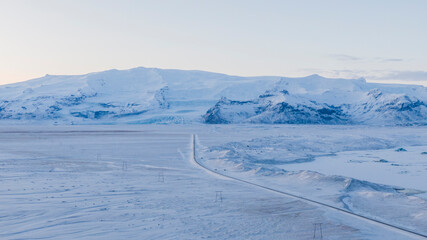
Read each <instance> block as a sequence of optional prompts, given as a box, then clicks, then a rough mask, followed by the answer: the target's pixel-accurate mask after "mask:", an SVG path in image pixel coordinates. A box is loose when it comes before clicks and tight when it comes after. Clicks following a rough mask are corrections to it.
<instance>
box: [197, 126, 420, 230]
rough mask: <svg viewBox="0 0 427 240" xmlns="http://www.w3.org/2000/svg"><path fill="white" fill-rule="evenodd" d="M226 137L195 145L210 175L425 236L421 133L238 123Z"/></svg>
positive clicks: (416, 130) (403, 129) (407, 129)
mask: <svg viewBox="0 0 427 240" xmlns="http://www.w3.org/2000/svg"><path fill="white" fill-rule="evenodd" d="M222 128H223V127H222ZM233 131H234V134H233V136H232V137H229V141H225V142H226V143H224V140H221V141H217V140H215V139H219V138H218V137H210V140H205V141H203V140H201V141H200V147H201V148H203V149H204V151H203V153H202V154H201V156H200V157H201V158H202V160H203V161H204V163H205V164H206V165H207V166H208V167H209V168H210V169H213V170H215V171H217V172H221V173H224V174H227V175H230V176H234V177H238V178H240V179H245V180H248V181H251V182H254V183H258V184H261V185H263V186H269V187H273V188H275V189H280V190H282V191H286V192H289V193H292V194H295V195H299V196H304V197H308V198H310V199H313V200H316V201H320V202H323V203H327V204H330V205H332V206H335V207H339V208H342V209H346V210H349V211H352V212H355V213H358V214H361V215H364V216H368V217H371V218H374V219H378V220H381V221H385V222H387V223H392V224H396V225H398V226H401V227H404V228H407V229H412V230H415V231H418V232H422V233H424V234H426V233H427V232H426V229H427V201H426V199H425V196H426V194H425V191H426V183H427V154H426V153H425V152H426V151H427V129H426V128H425V127H393V128H390V127H367V126H364V127H362V126H353V127H349V126H307V125H305V126H301V125H300V126H298V125H294V126H290V125H281V126H257V127H256V128H249V127H247V126H244V125H242V126H234V127H233ZM211 135H212V134H211ZM239 135H240V137H239ZM220 142H222V143H220Z"/></svg>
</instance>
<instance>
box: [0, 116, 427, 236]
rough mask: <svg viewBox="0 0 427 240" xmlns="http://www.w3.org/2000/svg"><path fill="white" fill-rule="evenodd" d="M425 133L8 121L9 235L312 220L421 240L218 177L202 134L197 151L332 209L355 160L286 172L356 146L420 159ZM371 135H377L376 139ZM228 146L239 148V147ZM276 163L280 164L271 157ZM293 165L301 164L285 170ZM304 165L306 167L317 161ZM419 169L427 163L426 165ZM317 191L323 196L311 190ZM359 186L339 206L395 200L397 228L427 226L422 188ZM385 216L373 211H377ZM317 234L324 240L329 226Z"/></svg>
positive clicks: (300, 224)
mask: <svg viewBox="0 0 427 240" xmlns="http://www.w3.org/2000/svg"><path fill="white" fill-rule="evenodd" d="M425 130H426V128H425V127H424V128H423V127H401V128H397V127H395V128H369V127H360V126H359V127H356V126H354V127H349V126H311V125H306V126H300V125H281V126H278V125H179V126H178V125H175V126H171V125H165V126H159V125H132V126H129V125H128V126H68V127H66V126H2V127H0V183H1V184H0V196H1V198H0V238H1V239H313V234H314V225H313V224H314V223H322V230H323V239H412V238H413V239H416V238H415V237H414V236H410V235H405V234H402V233H401V232H396V231H394V230H393V229H390V228H386V227H384V226H380V225H377V224H372V223H370V222H366V221H363V220H361V219H357V218H353V217H351V216H347V215H343V214H341V213H339V212H336V211H332V210H330V209H328V208H324V207H319V206H316V205H312V204H308V203H305V202H302V201H298V200H295V199H292V198H289V197H286V196H283V195H280V194H275V193H272V192H269V191H266V190H264V189H260V188H256V187H253V186H250V185H247V184H244V183H239V182H235V181H231V180H228V179H225V178H219V177H218V176H215V175H212V174H209V173H208V172H206V171H205V170H203V169H201V168H199V167H198V166H197V165H195V164H194V163H193V162H192V142H191V136H192V134H196V135H197V139H198V140H197V149H196V150H197V155H198V157H201V158H203V159H201V161H203V162H204V163H206V164H207V165H209V166H211V167H212V169H216V170H217V171H221V172H223V173H224V172H225V173H226V174H231V175H234V176H239V177H241V178H243V179H246V180H251V181H257V182H258V183H262V184H263V185H267V186H270V187H273V188H278V189H282V190H283V189H284V190H286V191H291V192H295V193H298V194H305V195H307V196H308V197H312V198H317V199H320V200H322V201H326V202H329V203H334V200H335V199H336V198H337V196H338V195H342V194H340V192H339V189H340V187H341V188H342V187H343V186H342V183H341V182H340V181H341V180H343V179H344V177H341V178H339V177H337V176H335V177H331V175H328V174H337V175H340V174H343V175H345V174H344V173H345V172H344V170H345V169H346V168H348V167H350V166H351V164H354V163H353V162H349V163H348V164H347V165H346V164H345V163H346V162H348V161H347V160H346V159H345V158H343V159H342V161H344V162H345V163H343V165H342V166H341V167H340V168H337V172H333V173H331V172H322V171H321V169H318V170H319V172H320V173H318V174H316V173H314V172H307V171H305V172H304V173H306V174H305V175H302V174H299V172H296V173H294V174H288V173H290V172H289V171H286V172H285V171H283V170H281V169H285V170H288V169H286V166H293V165H294V166H298V164H300V163H297V162H298V161H294V160H295V159H298V158H300V157H301V158H307V156H311V158H309V159H310V161H311V162H312V163H315V162H317V161H321V162H325V161H326V162H328V159H326V158H321V159H320V160H319V159H318V154H320V155H329V154H330V153H331V152H334V154H336V156H340V154H344V155H345V154H348V153H350V152H344V151H347V150H351V151H358V152H357V154H359V155H360V154H362V152H363V151H365V150H366V151H367V152H366V153H369V154H373V155H374V154H376V155H378V157H380V156H381V157H382V155H381V154H382V152H381V151H388V150H381V149H393V150H394V149H397V148H400V147H403V148H405V149H407V152H406V153H405V152H396V154H398V153H399V154H415V152H417V151H420V150H421V148H422V147H421V146H425V145H426V144H425V143H426V141H425V140H426V134H425V132H426V131H425ZM332 136H333V137H332ZM312 137H314V138H312ZM370 138H374V139H373V140H372V141H367V140H369V139H370ZM251 139H253V140H251ZM286 139H287V140H286ZM344 140H345V141H344ZM231 142H240V143H241V144H242V146H240V145H239V146H237V145H235V144H234V145H233V144H232V143H231ZM324 142H326V143H324ZM245 144H246V145H250V146H251V148H250V149H251V150H250V152H246V153H245V150H243V149H242V148H243V147H245V146H246V145H245ZM303 145H306V146H307V147H306V149H304V148H302V147H303ZM230 146H236V147H234V149H235V151H231V150H230ZM286 146H287V147H288V148H286ZM410 146H418V147H410ZM374 149H378V151H379V152H376V151H374ZM276 151H278V152H277V153H276ZM426 151H427V149H426ZM230 153H232V154H231V155H230ZM243 153H245V154H243ZM390 154H391V153H390ZM288 155H289V156H291V157H288ZM344 155H343V156H344ZM359 155H357V156H359ZM391 155H393V154H391ZM391 155H390V156H388V157H387V160H388V161H390V163H391V162H393V163H394V161H397V160H395V159H394V158H393V157H391ZM281 156H282V157H283V158H282V157H281ZM292 156H294V157H292ZM423 156H425V155H423ZM248 157H250V158H248ZM331 157H332V156H331ZM267 158H268V159H267ZM274 159H276V160H277V162H274V161H271V160H274ZM282 160H283V161H282ZM286 161H290V162H293V163H292V164H283V163H284V162H286ZM332 161H337V160H332ZM300 162H302V163H301V166H303V164H307V163H308V161H300ZM423 162H424V165H423ZM399 163H400V162H399ZM413 163H414V164H421V165H422V166H423V167H424V169H425V168H426V167H425V164H426V163H425V160H423V159H422V158H419V159H418V160H416V161H414V162H413ZM361 164H363V163H361ZM378 164H379V165H375V166H376V169H377V172H378V174H381V171H382V170H383V168H382V167H381V166H384V164H387V163H381V164H382V165H381V164H380V163H378ZM408 164H409V163H408ZM411 164H412V163H411ZM375 166H374V167H375ZM394 167H396V168H400V167H401V166H400V165H399V166H394ZM340 169H341V170H343V172H341V171H339V170H340ZM402 169H403V168H402ZM309 170H315V169H309ZM421 170H422V169H421ZM402 171H403V170H402ZM407 171H409V170H407ZM423 171H425V170H423ZM282 172H283V173H284V174H281V173H282ZM361 172H363V171H355V172H354V175H351V177H354V178H359V179H362V180H363V179H364V178H365V176H364V175H363V174H361V175H358V174H357V173H361ZM286 174H288V175H286ZM304 176H305V177H304ZM313 176H318V178H317V179H313ZM399 176H400V175H399ZM405 176H407V177H410V176H411V174H406V175H405ZM387 179H392V177H390V178H385V181H387ZM334 180H336V181H334ZM344 180H345V179H344ZM366 180H369V181H371V180H375V179H368V178H366ZM314 183H315V184H314ZM384 183H389V182H383V184H384ZM313 184H314V185H315V187H316V189H318V188H322V189H321V190H317V191H314V193H313ZM390 184H391V182H390ZM367 185H368V186H375V184H372V185H369V184H367ZM393 185H394V184H393ZM357 186H358V185H353V187H356V189H355V190H354V191H349V192H348V194H347V196H346V197H347V198H346V199H345V200H343V201H341V202H335V203H336V204H340V203H342V202H345V203H347V204H348V205H349V206H350V204H352V209H354V210H355V211H360V212H362V213H366V212H367V210H366V209H365V208H363V207H366V206H371V205H369V204H368V203H374V204H373V205H372V206H374V207H378V204H376V205H375V201H376V200H378V199H382V200H384V199H386V198H384V196H385V195H384V194H389V195H387V196H390V197H389V198H393V199H392V200H390V201H386V202H385V204H384V206H382V208H381V209H380V210H381V211H385V212H388V213H389V215H387V216H378V217H381V218H385V217H389V218H387V219H386V220H389V221H391V222H396V223H401V220H402V219H404V220H405V219H406V220H411V221H409V225H408V226H406V227H408V228H411V229H415V230H419V231H423V230H425V229H426V228H424V226H425V217H426V215H425V213H426V212H427V208H426V203H425V200H423V199H422V198H419V197H417V196H418V195H407V194H417V193H418V192H416V191H414V190H412V189H411V191H408V192H405V191H402V192H404V193H400V192H397V191H391V190H390V191H389V192H384V191H385V190H384V189H387V188H386V187H384V188H379V189H372V188H368V189H364V186H365V185H363V184H362V185H361V186H358V187H359V188H357ZM401 187H408V186H406V185H404V186H401ZM411 187H416V186H411ZM362 190H363V191H362ZM337 191H338V192H337ZM316 192H320V193H321V194H318V193H316ZM363 194H365V195H363ZM375 194H378V195H381V196H382V197H381V198H379V197H376V195H375ZM366 195H369V196H370V197H372V196H373V197H372V200H371V201H368V202H366ZM357 196H359V198H357ZM408 199H409V200H408ZM374 200H375V201H374ZM386 200H387V199H386ZM406 200H407V201H409V202H404V201H406ZM392 203H393V204H395V205H394V206H393V208H389V207H390V205H387V204H392ZM358 204H360V205H362V206H358ZM401 204H402V205H401ZM404 204H406V205H404ZM409 204H411V205H409ZM378 212H380V211H372V212H370V214H371V215H374V216H377V213H378ZM316 234H317V235H316V239H320V238H319V229H317V232H316Z"/></svg>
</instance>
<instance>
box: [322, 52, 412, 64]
mask: <svg viewBox="0 0 427 240" xmlns="http://www.w3.org/2000/svg"><path fill="white" fill-rule="evenodd" d="M329 57H330V58H332V59H335V60H338V61H348V62H351V61H363V62H383V63H387V62H402V61H404V59H403V58H384V57H375V58H363V57H356V56H352V55H347V54H330V55H329Z"/></svg>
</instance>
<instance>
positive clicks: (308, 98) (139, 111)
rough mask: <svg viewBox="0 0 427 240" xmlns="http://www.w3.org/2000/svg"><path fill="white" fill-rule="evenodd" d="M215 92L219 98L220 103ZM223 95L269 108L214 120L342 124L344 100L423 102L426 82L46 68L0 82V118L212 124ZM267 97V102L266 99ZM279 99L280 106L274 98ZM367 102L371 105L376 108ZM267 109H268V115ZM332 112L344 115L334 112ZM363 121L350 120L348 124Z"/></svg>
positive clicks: (408, 118)
mask: <svg viewBox="0 0 427 240" xmlns="http://www.w3.org/2000/svg"><path fill="white" fill-rule="evenodd" d="M373 89H378V91H379V92H381V94H380V95H381V96H380V95H378V97H379V98H377V99H375V98H372V97H371V98H369V97H367V95H366V94H367V93H368V92H369V91H371V90H373ZM283 91H286V92H287V95H286V94H283ZM280 92H282V93H280ZM399 94H400V95H399ZM402 94H403V95H405V96H407V97H406V98H405V97H404V96H402ZM268 95H271V96H268ZM285 95H286V96H285ZM284 96H285V97H284ZM218 99H222V102H221V100H220V101H218ZM225 99H228V100H230V101H234V102H233V103H234V105H236V104H235V103H237V102H241V103H244V102H246V104H255V102H258V104H260V103H261V102H264V103H265V104H261V105H263V106H261V105H260V106H258V107H261V108H262V107H264V108H265V109H268V110H269V111H270V112H266V111H264V112H263V113H262V114H261V112H260V109H261V108H259V109H258V114H256V115H257V117H255V118H254V116H251V118H252V119H251V120H248V121H246V120H244V119H241V120H239V121H235V120H231V119H228V120H227V119H225V118H224V119H223V120H224V121H222V123H225V122H229V123H235V122H254V123H298V121H293V122H292V121H290V122H289V121H283V122H281V121H278V120H277V119H278V118H277V117H278V116H277V114H278V113H279V112H280V111H279V110H280V109H281V110H282V115H284V116H281V117H282V118H283V117H286V116H287V117H288V118H290V117H294V118H299V119H300V120H302V121H300V123H319V124H350V123H351V122H348V121H347V122H343V121H342V120H343V119H344V118H345V117H346V115H345V114H348V109H345V104H348V105H352V106H353V105H357V106H363V104H364V103H365V104H371V105H369V106H371V107H372V108H375V104H372V102H375V101H383V102H384V104H386V103H387V104H389V105H390V104H393V99H395V100H396V99H398V100H397V101H398V102H399V101H400V102H402V103H405V104H407V105H408V106H412V107H413V108H412V109H415V108H416V107H418V108H423V107H424V106H425V102H426V101H427V88H425V87H422V86H418V85H403V84H400V85H393V84H377V83H367V82H366V80H365V79H363V78H360V79H331V78H324V77H322V76H319V75H316V74H314V75H310V76H307V77H302V78H286V77H278V76H260V77H239V76H230V75H226V74H222V73H213V72H206V71H199V70H177V69H159V68H143V67H138V68H133V69H128V70H116V69H112V70H107V71H102V72H95V73H88V74H84V75H46V76H44V77H41V78H36V79H32V80H28V81H25V82H20V83H13V84H7V85H2V86H0V119H1V122H5V123H8V122H13V121H15V122H18V123H19V122H28V121H31V122H48V123H59V124H115V123H134V124H135V123H201V122H205V123H220V122H221V121H219V122H211V121H206V115H207V114H208V113H209V111H210V110H211V109H212V108H215V106H217V107H219V106H222V107H224V106H226V104H225ZM260 99H263V100H260ZM417 100H418V101H419V102H417ZM267 101H270V102H274V103H275V104H270V105H271V106H270V105H268V104H267ZM361 101H362V102H361ZM218 103H220V104H219V105H218ZM228 103H231V102H228ZM279 103H280V106H279V105H277V104H279ZM338 103H342V104H338ZM395 104H397V103H395ZM411 104H412V105H411ZM267 105H268V106H267ZM415 105H416V106H415ZM247 106H248V105H246V107H247ZM274 106H276V110H274ZM338 106H339V108H338ZM366 107H368V105H366ZM395 108H396V106H395ZM304 109H305V110H304ZM375 109H376V110H379V112H380V110H381V109H378V108H375ZM283 110H286V111H283ZM291 110H292V111H296V110H298V111H299V115H298V114H296V115H295V114H294V115H292V114H290V113H291V112H292V111H291ZM358 110H359V112H360V113H361V115H364V116H368V115H366V114H365V113H363V111H362V109H361V108H358ZM395 110H397V109H395ZM239 111H240V113H241V114H240V115H239V116H240V117H242V116H243V115H245V114H246V115H247V116H249V115H251V113H249V112H246V113H244V112H243V111H241V110H239ZM274 111H276V115H274V114H273V115H274V116H273V115H272V113H273V112H274ZM298 111H297V112H298ZM310 111H311V113H312V114H311V115H312V116H313V114H314V115H318V117H320V118H322V119H326V120H325V121H326V122H325V121H323V122H322V121H317V120H315V119H311V118H306V119H305V120H303V119H304V118H302V117H301V116H305V115H306V114H307V113H308V112H310ZM313 111H314V112H313ZM319 111H320V112H319ZM334 111H335V112H334ZM340 111H341V113H343V114H344V115H342V116H341V115H340V116H338V114H339V113H340ZM285 112H287V113H286V114H285ZM374 112H375V111H374ZM406 112H407V111H406ZM211 113H212V111H211ZM328 113H333V114H332V115H334V114H335V115H336V116H334V117H333V119H334V121H335V122H334V121H332V120H327V118H328V116H327V114H328ZM386 113H387V114H389V115H390V114H392V113H391V112H386ZM419 114H421V115H420V116H418V118H420V117H421V118H422V117H425V116H424V115H423V114H424V112H423V111H421V112H419ZM329 115H331V114H329ZM371 115H372V116H369V117H370V119H373V120H372V121H370V122H369V121H365V120H364V121H365V122H366V123H368V124H373V123H375V119H376V117H377V116H374V114H371ZM217 117H220V116H219V115H218V116H217ZM222 117H223V116H222ZM340 118H342V119H341V120H340ZM255 119H258V120H256V121H255ZM268 119H272V121H270V120H268ZM273 119H276V121H273ZM405 119H406V120H405ZM405 119H403V120H402V122H404V121H407V122H408V123H411V121H412V120H411V116H409V115H408V116H405ZM364 121H361V120H357V121H355V123H364ZM379 122H381V121H379ZM380 124H383V122H382V123H380ZM399 124H400V123H399Z"/></svg>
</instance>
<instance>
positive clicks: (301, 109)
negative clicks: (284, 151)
mask: <svg viewBox="0 0 427 240" xmlns="http://www.w3.org/2000/svg"><path fill="white" fill-rule="evenodd" d="M379 88H381V90H380V89H379ZM426 96H427V90H426V88H424V87H419V86H407V85H386V84H384V85H381V84H372V83H366V82H365V81H364V80H363V79H358V80H344V79H327V78H323V77H320V76H318V75H313V76H309V77H306V78H300V79H292V78H282V79H281V80H280V81H279V82H277V84H276V86H275V87H274V88H273V89H272V90H268V91H266V92H265V93H264V94H262V95H260V96H259V97H258V98H255V99H253V100H250V101H233V100H229V99H227V98H222V99H221V100H220V101H219V102H217V103H216V105H215V106H214V107H212V108H210V109H209V110H208V111H207V113H206V114H205V115H204V117H203V118H204V121H205V122H206V123H289V124H378V125H411V124H427V104H426V103H427V102H426Z"/></svg>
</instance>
